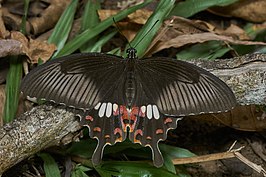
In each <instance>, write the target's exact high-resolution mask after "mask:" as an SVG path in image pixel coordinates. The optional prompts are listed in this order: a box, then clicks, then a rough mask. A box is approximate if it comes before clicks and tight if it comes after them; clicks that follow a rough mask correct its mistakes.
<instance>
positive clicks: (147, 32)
mask: <svg viewBox="0 0 266 177" xmlns="http://www.w3.org/2000/svg"><path fill="white" fill-rule="evenodd" d="M158 22H159V20H156V22H155V23H154V24H153V25H152V27H151V28H150V29H149V31H148V32H147V33H145V35H144V36H143V37H142V38H141V39H140V40H139V42H138V43H137V44H136V45H135V46H134V48H136V47H137V46H138V45H139V43H140V42H141V41H142V40H143V39H144V38H145V37H146V36H147V35H148V34H149V32H150V31H151V30H152V29H153V27H154V26H155V25H156V24H157V23H158ZM129 46H130V45H129ZM130 47H131V46H130Z"/></svg>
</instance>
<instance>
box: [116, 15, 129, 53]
mask: <svg viewBox="0 0 266 177" xmlns="http://www.w3.org/2000/svg"><path fill="white" fill-rule="evenodd" d="M113 21H114V24H115V27H116V28H117V30H118V32H119V33H120V34H121V36H123V37H124V38H125V39H126V41H127V43H128V45H129V47H130V48H132V46H131V45H130V43H129V41H128V39H127V38H126V36H125V35H124V34H123V33H122V31H121V30H120V28H119V25H118V24H117V22H116V21H115V18H113Z"/></svg>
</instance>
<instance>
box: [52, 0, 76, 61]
mask: <svg viewBox="0 0 266 177" xmlns="http://www.w3.org/2000/svg"><path fill="white" fill-rule="evenodd" d="M77 4H78V0H72V2H71V3H70V4H69V6H68V7H67V8H66V9H65V11H64V12H63V14H62V15H61V17H60V19H59V20H58V22H57V24H56V26H55V28H54V31H53V33H52V34H51V36H50V37H49V39H48V42H49V43H53V44H55V45H56V46H57V52H56V53H55V54H54V55H53V58H54V56H56V54H57V53H58V52H60V50H61V49H62V48H63V46H64V45H65V42H66V41H67V38H68V36H69V33H70V30H71V27H72V24H73V20H74V15H75V12H76V8H77Z"/></svg>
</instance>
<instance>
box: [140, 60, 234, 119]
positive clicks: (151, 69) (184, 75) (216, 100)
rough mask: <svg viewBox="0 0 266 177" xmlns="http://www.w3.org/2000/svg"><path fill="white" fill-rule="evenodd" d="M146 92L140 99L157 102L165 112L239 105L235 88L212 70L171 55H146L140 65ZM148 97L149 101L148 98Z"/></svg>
mask: <svg viewBox="0 0 266 177" xmlns="http://www.w3.org/2000/svg"><path fill="white" fill-rule="evenodd" d="M136 78H137V82H139V83H141V86H140V87H141V88H142V92H144V93H141V94H142V95H146V98H145V99H144V100H142V98H141V97H139V98H137V100H136V103H139V102H140V103H142V104H144V105H145V104H146V105H147V104H155V105H157V106H158V109H159V111H160V112H161V113H162V114H165V115H174V116H185V115H194V114H201V113H215V112H224V111H227V110H230V109H232V108H233V107H234V106H235V105H236V99H235V96H234V94H233V92H232V91H231V89H230V88H229V87H228V86H227V85H226V84H225V83H224V82H223V81H221V80H220V79H219V78H217V77H216V76H214V75H213V74H211V73H210V72H208V71H206V70H204V69H202V68H200V67H197V66H195V65H193V64H190V63H187V62H184V61H180V60H174V59H171V58H163V57H161V58H144V59H140V60H138V64H137V65H136ZM147 100H148V101H149V102H147Z"/></svg>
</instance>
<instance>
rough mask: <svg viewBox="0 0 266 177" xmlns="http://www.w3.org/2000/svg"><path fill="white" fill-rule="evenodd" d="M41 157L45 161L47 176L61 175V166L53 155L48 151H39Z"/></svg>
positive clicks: (58, 176)
mask: <svg viewBox="0 0 266 177" xmlns="http://www.w3.org/2000/svg"><path fill="white" fill-rule="evenodd" d="M38 156H39V157H41V158H42V160H43V162H44V171H45V176H46V177H61V175H60V171H59V168H58V166H57V164H56V162H55V160H54V159H53V157H52V156H51V155H49V154H47V153H39V154H38Z"/></svg>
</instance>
